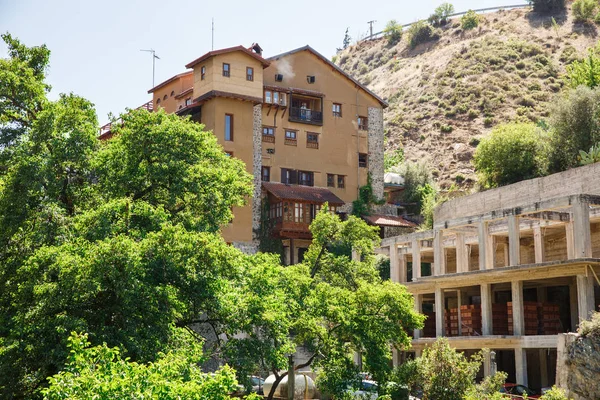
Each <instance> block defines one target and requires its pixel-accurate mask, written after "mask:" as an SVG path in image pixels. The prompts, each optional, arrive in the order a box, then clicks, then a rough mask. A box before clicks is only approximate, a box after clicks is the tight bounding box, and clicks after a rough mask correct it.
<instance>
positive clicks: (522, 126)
mask: <svg viewBox="0 0 600 400" xmlns="http://www.w3.org/2000/svg"><path fill="white" fill-rule="evenodd" d="M545 142H546V140H545V138H544V135H543V131H542V130H541V129H539V128H538V127H537V126H536V125H535V124H531V123H511V124H504V125H499V126H497V127H496V128H494V129H493V130H492V133H491V134H490V135H489V136H487V137H485V138H483V139H482V140H481V143H479V146H477V149H476V150H475V154H474V157H473V162H474V164H475V169H476V170H477V173H478V175H479V183H480V184H481V186H482V187H484V188H492V187H498V186H503V185H508V184H511V183H515V182H519V181H522V180H525V179H531V178H535V177H538V176H542V175H544V174H545V173H546V165H547V164H546V155H547V150H546V148H545V145H544V143H545Z"/></svg>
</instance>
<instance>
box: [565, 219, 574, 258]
mask: <svg viewBox="0 0 600 400" xmlns="http://www.w3.org/2000/svg"><path fill="white" fill-rule="evenodd" d="M565 235H566V238H567V259H569V260H572V259H574V258H575V243H574V241H575V239H574V237H573V221H571V222H567V223H566V224H565Z"/></svg>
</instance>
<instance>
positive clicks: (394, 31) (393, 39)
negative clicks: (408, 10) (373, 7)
mask: <svg viewBox="0 0 600 400" xmlns="http://www.w3.org/2000/svg"><path fill="white" fill-rule="evenodd" d="M383 37H385V38H386V39H387V41H388V44H391V45H394V44H396V43H398V42H399V41H400V39H402V25H400V24H399V23H398V22H397V21H396V20H395V19H392V20H391V21H389V22H388V23H387V25H386V26H385V29H384V30H383Z"/></svg>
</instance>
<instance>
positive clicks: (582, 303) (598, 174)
mask: <svg viewBox="0 0 600 400" xmlns="http://www.w3.org/2000/svg"><path fill="white" fill-rule="evenodd" d="M381 251H382V252H383V253H387V254H389V257H390V269H391V270H390V274H391V277H392V280H394V281H396V282H401V283H403V284H405V285H406V286H407V287H408V290H409V291H410V292H412V293H413V294H414V297H415V308H416V309H417V310H419V311H420V312H423V313H424V314H426V315H427V316H428V319H427V321H426V322H425V327H424V329H423V330H418V331H415V332H414V336H413V342H412V344H413V351H414V352H415V353H416V355H419V354H420V352H421V351H422V349H423V348H424V346H425V345H427V344H429V343H432V342H433V341H435V338H436V337H442V336H444V337H447V338H448V340H449V342H450V344H451V345H452V346H454V347H455V348H457V349H460V350H464V351H465V352H467V353H469V352H471V351H477V350H480V349H482V348H489V349H491V350H494V351H495V353H496V361H497V366H498V370H500V371H505V372H507V373H508V381H512V382H515V383H519V384H524V385H528V386H529V387H532V388H538V389H539V388H541V387H546V386H550V385H552V384H553V383H554V380H555V374H556V368H555V366H556V348H557V334H558V333H562V332H568V331H573V330H575V329H576V327H577V325H578V323H579V321H580V320H581V319H584V318H588V316H589V315H590V313H591V312H592V310H597V306H598V304H599V303H600V290H599V288H598V284H597V283H596V282H598V281H597V279H598V278H597V276H598V275H600V164H595V165H591V166H587V167H581V168H577V169H573V170H569V171H566V172H563V173H560V174H555V175H551V176H548V177H544V178H538V179H534V180H529V181H524V182H520V183H517V184H513V185H510V186H506V187H503V188H499V189H494V190H489V191H486V192H482V193H477V194H474V195H470V196H466V197H461V198H457V199H454V200H451V201H448V202H446V203H444V204H442V205H441V206H439V207H438V208H437V209H436V211H435V215H434V229H433V230H431V231H427V232H417V233H414V234H409V235H404V236H396V237H391V238H387V239H384V240H383V242H382V248H381ZM403 356H404V355H403V354H398V353H397V354H395V355H394V362H395V363H398V362H399V360H400V359H401V358H402V357H403ZM483 373H484V374H489V373H490V359H489V357H488V359H487V360H485V363H484V371H483Z"/></svg>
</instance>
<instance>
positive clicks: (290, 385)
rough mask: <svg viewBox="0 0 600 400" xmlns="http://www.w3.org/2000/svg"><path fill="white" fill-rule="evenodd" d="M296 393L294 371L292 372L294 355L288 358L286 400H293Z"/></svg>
mask: <svg viewBox="0 0 600 400" xmlns="http://www.w3.org/2000/svg"><path fill="white" fill-rule="evenodd" d="M295 391H296V371H294V355H293V354H290V355H289V356H288V375H287V393H288V395H287V400H294V393H295Z"/></svg>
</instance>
